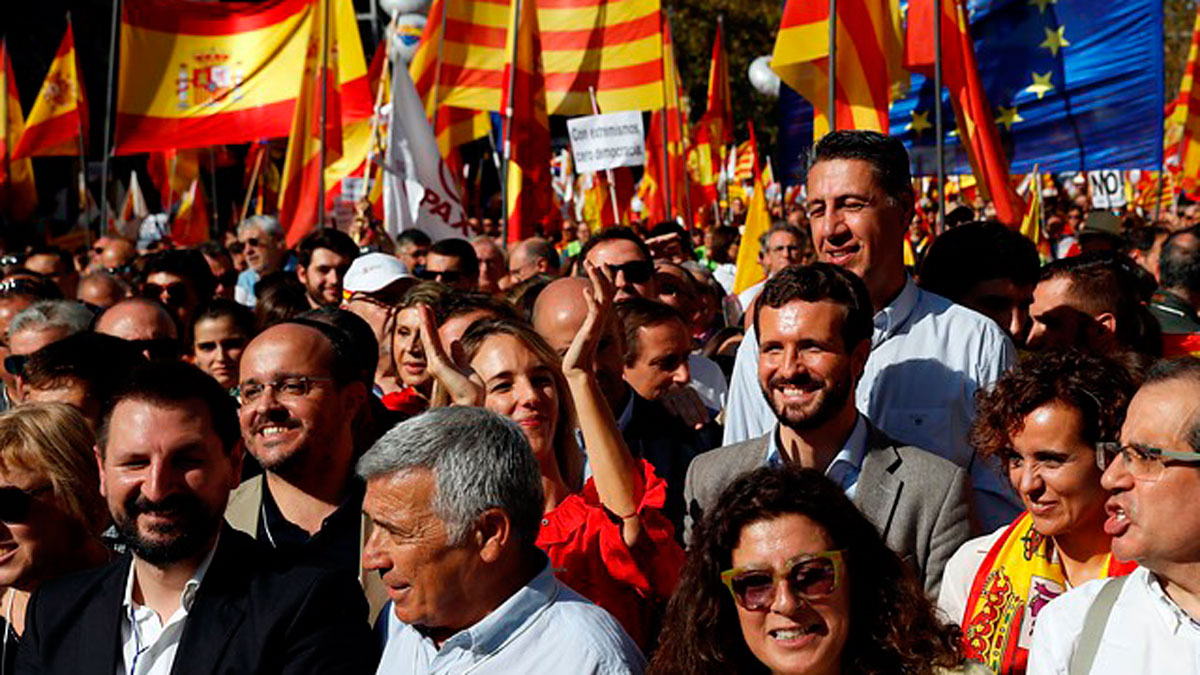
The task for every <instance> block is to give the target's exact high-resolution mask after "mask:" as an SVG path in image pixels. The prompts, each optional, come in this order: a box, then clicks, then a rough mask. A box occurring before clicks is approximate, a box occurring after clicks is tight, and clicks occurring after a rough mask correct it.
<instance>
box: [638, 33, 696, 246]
mask: <svg viewBox="0 0 1200 675" xmlns="http://www.w3.org/2000/svg"><path fill="white" fill-rule="evenodd" d="M662 36H663V47H662V49H663V91H664V95H665V96H666V105H664V106H663V110H655V111H654V112H653V113H652V114H651V115H650V130H649V132H648V133H647V135H646V173H645V175H644V176H643V178H642V180H643V181H645V182H646V185H645V189H644V190H643V196H642V197H641V199H642V201H643V203H645V205H646V219H647V220H648V221H649V222H651V223H657V222H661V221H664V220H669V219H671V218H674V217H675V216H676V215H680V214H682V215H683V216H684V218H685V220H688V221H689V222H690V220H691V214H690V213H688V212H687V203H688V197H687V194H686V192H685V191H686V190H688V189H690V185H689V184H690V182H691V181H690V180H689V179H688V172H687V155H686V148H685V147H684V140H685V139H686V138H687V126H688V125H687V119H686V115H684V114H683V113H682V107H683V106H682V101H681V95H680V87H681V84H680V78H679V70H678V67H677V66H676V64H675V46H674V43H673V41H672V38H671V23H670V22H669V21H668V20H667V15H666V13H663V27H662ZM664 113H665V116H664ZM664 143H665V147H666V162H665V164H666V175H663V170H664V168H663V164H664V162H663V148H664ZM668 196H669V197H670V199H671V202H672V203H671V204H668V203H667V197H668Z"/></svg>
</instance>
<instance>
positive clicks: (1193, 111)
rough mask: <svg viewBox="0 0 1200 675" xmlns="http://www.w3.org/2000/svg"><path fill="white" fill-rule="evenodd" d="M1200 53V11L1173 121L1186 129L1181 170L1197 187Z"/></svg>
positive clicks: (1199, 171)
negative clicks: (1198, 58)
mask: <svg viewBox="0 0 1200 675" xmlns="http://www.w3.org/2000/svg"><path fill="white" fill-rule="evenodd" d="M1198 51H1200V8H1197V12H1196V23H1195V26H1194V27H1193V29H1192V46H1191V47H1190V48H1189V49H1188V58H1187V67H1186V68H1185V69H1184V71H1183V81H1182V82H1181V83H1180V86H1179V98H1178V99H1177V102H1176V104H1175V109H1174V110H1173V111H1172V113H1171V119H1172V121H1174V122H1176V123H1177V124H1179V125H1182V127H1183V140H1182V141H1180V143H1179V167H1180V169H1181V177H1182V178H1183V181H1184V184H1185V185H1189V186H1191V185H1195V182H1196V181H1197V180H1200V90H1197V89H1196V87H1195V83H1196V56H1197V52H1198Z"/></svg>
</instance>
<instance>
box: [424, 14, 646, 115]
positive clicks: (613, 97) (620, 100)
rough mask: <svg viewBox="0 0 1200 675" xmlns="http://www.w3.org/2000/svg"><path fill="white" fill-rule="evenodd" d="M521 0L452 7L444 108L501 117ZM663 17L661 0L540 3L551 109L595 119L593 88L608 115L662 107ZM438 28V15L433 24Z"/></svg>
mask: <svg viewBox="0 0 1200 675" xmlns="http://www.w3.org/2000/svg"><path fill="white" fill-rule="evenodd" d="M513 1H515V0H508V1H505V0H454V1H453V2H448V3H446V4H445V26H446V32H445V44H444V45H443V46H442V48H441V53H442V61H443V62H442V68H441V79H440V80H439V84H438V88H439V90H440V92H441V93H439V98H440V103H441V104H442V105H449V106H454V107H458V108H467V109H470V110H489V111H495V112H500V101H501V98H502V92H503V90H504V88H505V86H506V83H505V81H504V66H505V62H506V59H507V56H506V55H505V53H504V51H503V50H504V46H505V44H506V42H507V31H508V26H509V23H508V14H509V10H510V9H511V8H510V7H509V5H510V4H511V2H513ZM660 12H661V6H660V2H659V0H538V1H537V14H538V24H539V25H540V26H541V29H542V57H543V61H544V68H545V80H546V108H547V110H548V111H549V112H550V113H551V114H554V115H587V114H591V112H592V106H591V101H590V99H589V96H588V88H589V87H594V88H595V89H596V96H597V98H598V99H599V104H600V109H601V110H604V111H607V112H616V111H619V110H656V109H658V108H661V107H662V96H663V95H662V64H661V63H660V62H659V61H660V59H661V58H662V45H661V36H660V35H659V13H660ZM435 23H438V22H437V21H435V18H434V16H433V12H432V11H431V12H430V16H429V22H428V23H427V24H426V26H428V25H430V24H435ZM414 79H416V73H414ZM417 86H418V90H420V87H421V83H420V81H418V83H417Z"/></svg>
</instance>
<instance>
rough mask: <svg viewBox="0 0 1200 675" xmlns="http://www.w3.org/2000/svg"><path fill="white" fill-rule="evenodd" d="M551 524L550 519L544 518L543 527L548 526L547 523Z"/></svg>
mask: <svg viewBox="0 0 1200 675" xmlns="http://www.w3.org/2000/svg"><path fill="white" fill-rule="evenodd" d="M549 524H550V521H549V520H546V519H545V518H542V527H545V526H547V525H549Z"/></svg>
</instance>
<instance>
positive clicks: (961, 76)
mask: <svg viewBox="0 0 1200 675" xmlns="http://www.w3.org/2000/svg"><path fill="white" fill-rule="evenodd" d="M936 2H937V4H938V5H939V6H940V9H938V10H935V9H934V3H935V0H912V1H911V2H910V3H909V5H908V35H907V41H906V44H905V54H904V65H905V67H906V68H908V69H910V70H913V71H915V72H920V73H924V74H926V75H930V76H932V74H933V71H932V69H933V65H934V48H933V44H934V40H933V21H934V15H935V12H936V13H937V15H938V16H939V17H940V21H941V22H942V78H943V81H944V82H945V83H946V87H947V88H948V89H949V90H950V100H951V101H952V102H953V104H954V115H955V118H956V120H957V122H958V137H959V141H960V142H961V143H962V146H963V148H964V149H965V150H966V151H967V157H968V159H970V161H971V169H972V171H973V172H974V174H975V178H976V179H977V180H978V181H979V183H980V184H981V185H982V186H983V187H984V188H985V189H986V190H987V193H988V195H989V196H990V197H991V199H992V203H994V204H995V205H996V219H997V220H999V221H1000V222H1002V223H1005V224H1007V225H1009V226H1012V227H1017V226H1019V225H1020V224H1021V218H1022V217H1023V216H1024V215H1025V210H1026V207H1025V202H1024V200H1022V199H1021V196H1020V195H1018V194H1017V191H1016V189H1015V188H1013V184H1012V180H1011V179H1010V178H1009V173H1008V159H1007V158H1006V157H1005V155H1004V147H1003V146H1002V145H1000V132H999V131H998V130H997V129H996V120H995V115H994V114H993V112H992V107H991V105H989V104H988V100H987V93H986V92H985V91H984V90H983V80H982V79H980V77H979V67H978V65H977V64H976V61H975V43H974V42H973V41H972V40H971V31H970V19H969V18H968V14H967V6H966V2H965V0H936Z"/></svg>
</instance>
